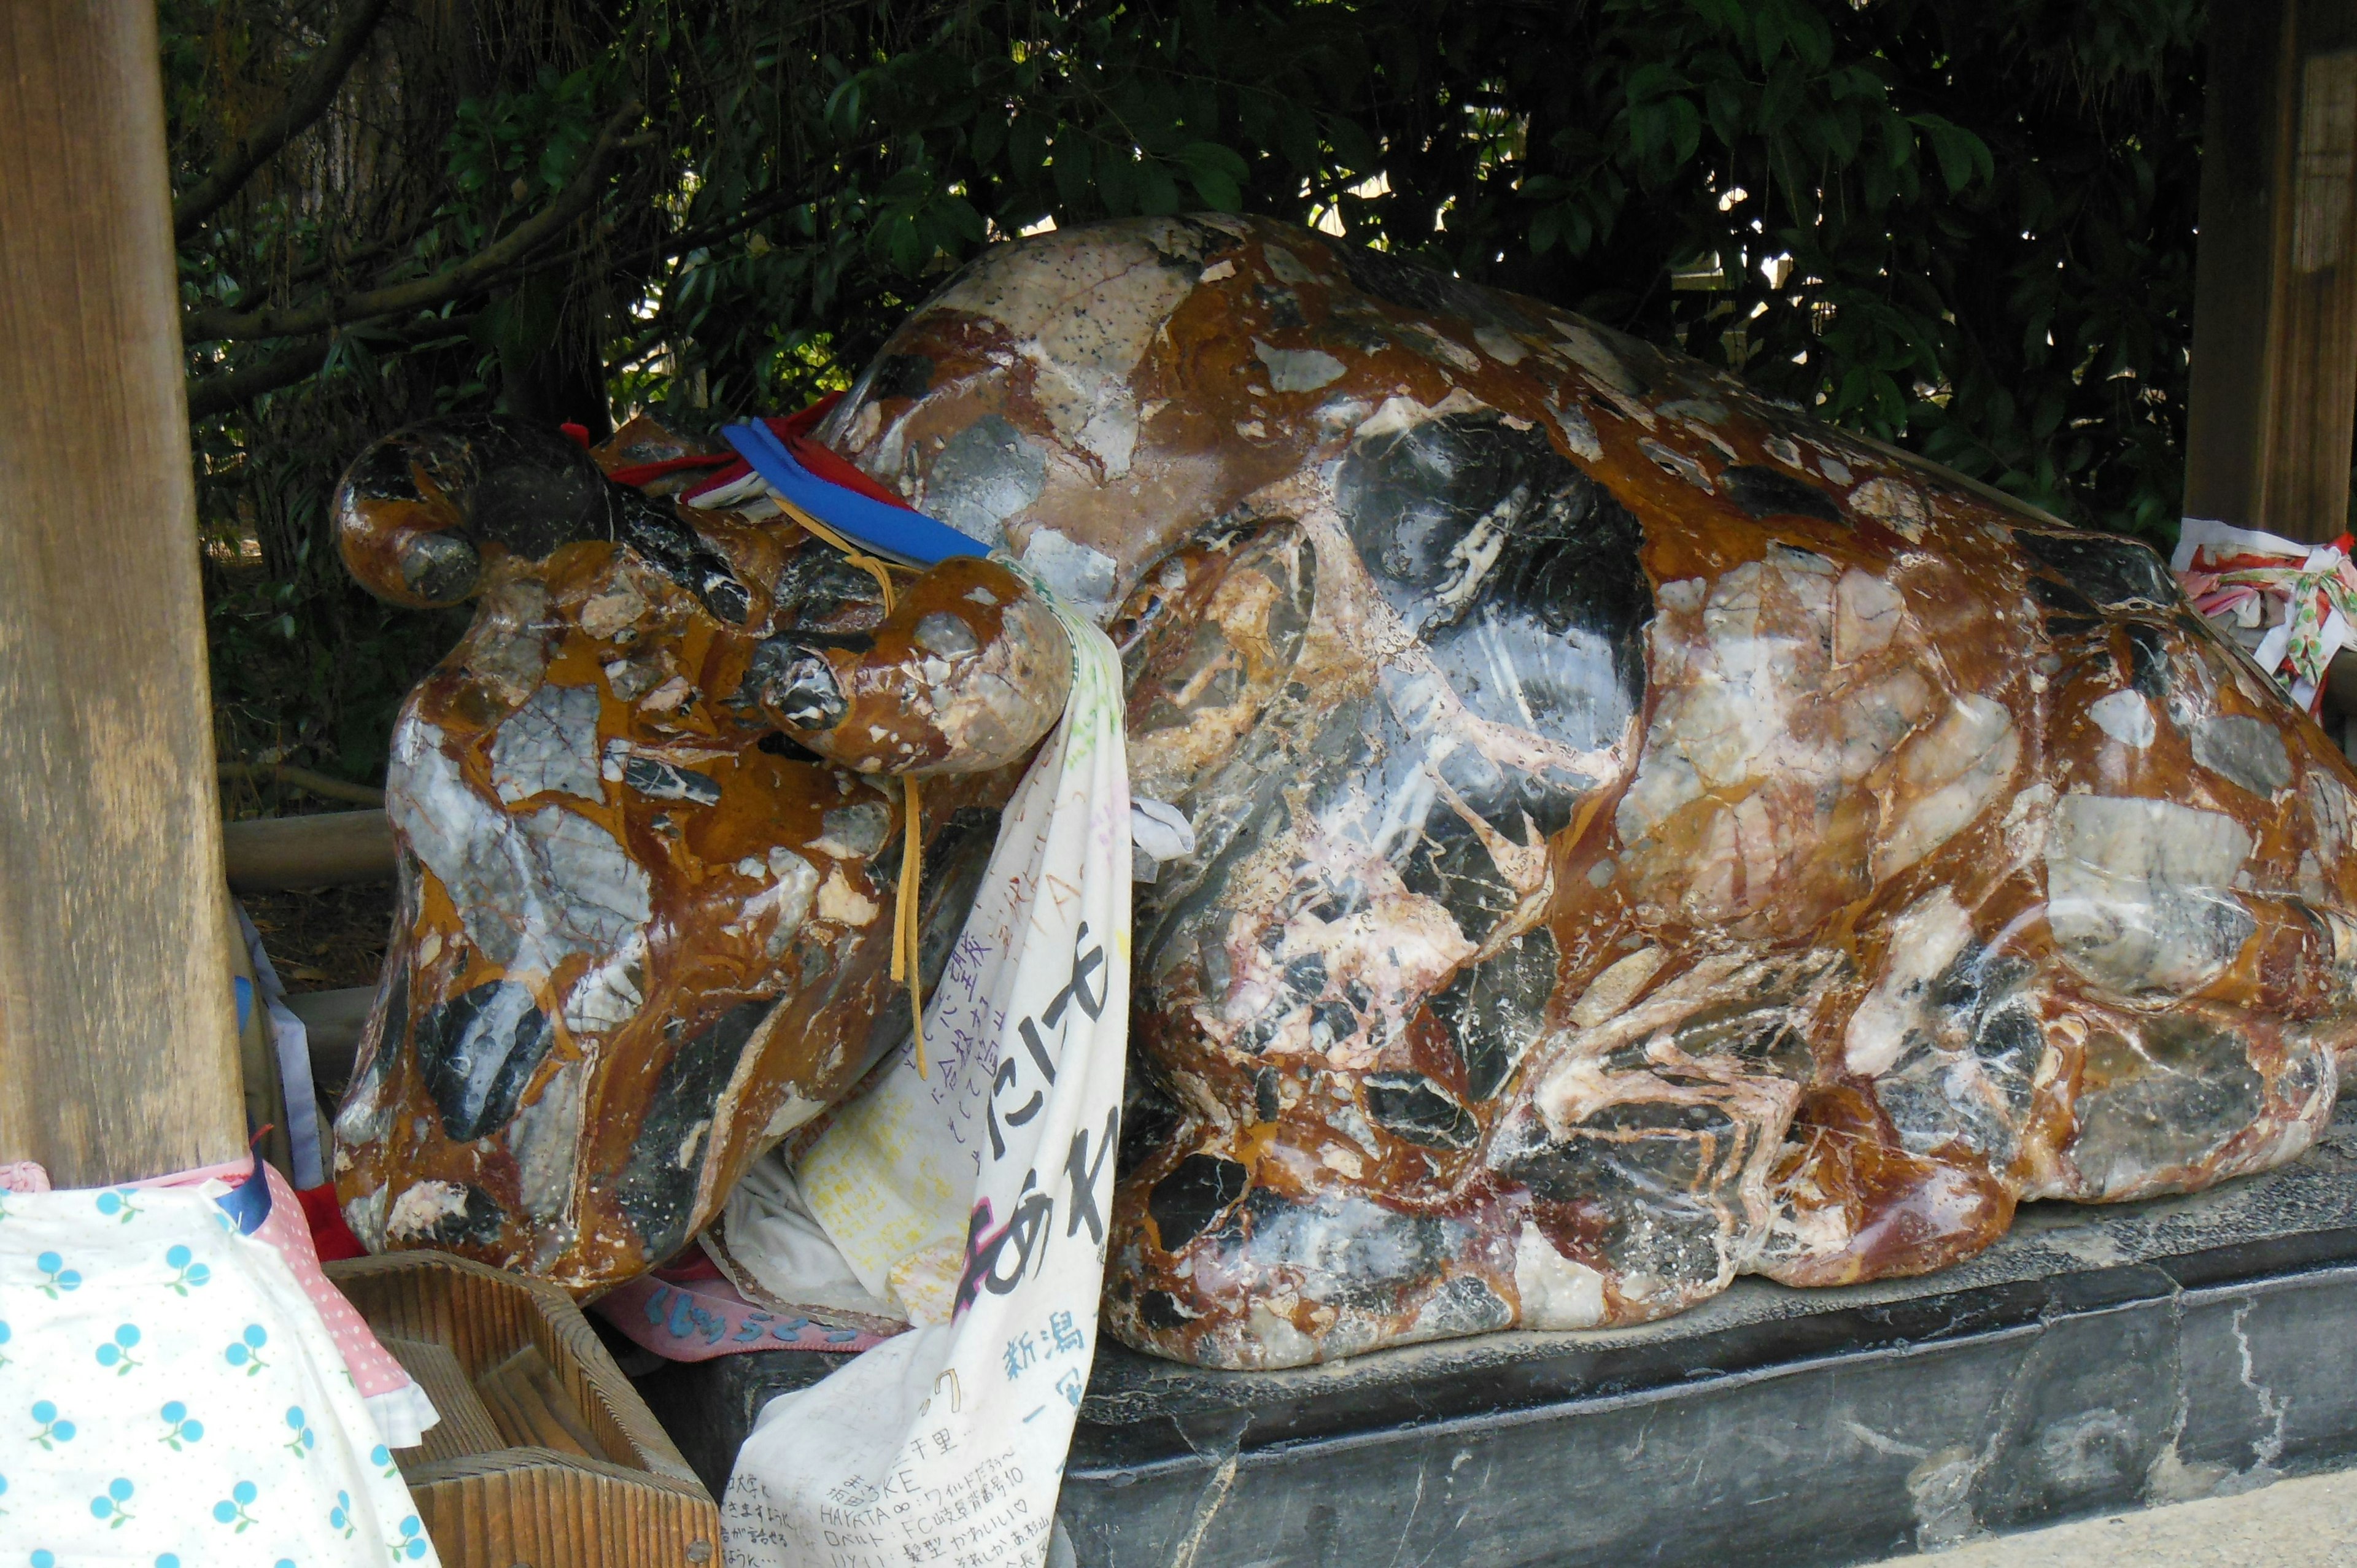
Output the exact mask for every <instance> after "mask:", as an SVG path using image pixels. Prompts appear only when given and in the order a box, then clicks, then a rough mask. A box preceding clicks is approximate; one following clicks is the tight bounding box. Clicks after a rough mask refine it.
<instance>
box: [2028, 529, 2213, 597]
mask: <svg viewBox="0 0 2357 1568" xmlns="http://www.w3.org/2000/svg"><path fill="white" fill-rule="evenodd" d="M2013 537H2014V542H2016V543H2018V544H2019V545H2020V546H2021V548H2022V549H2023V550H2024V551H2026V552H2027V553H2029V555H2030V557H2031V558H2032V559H2034V560H2036V561H2038V562H2039V563H2040V564H2042V565H2044V566H2046V567H2048V568H2050V570H2052V571H2055V572H2059V573H2061V575H2063V576H2065V577H2067V578H2069V579H2070V581H2071V585H2072V587H2074V588H2076V589H2078V590H2079V591H2080V592H2081V593H2082V594H2084V595H2085V596H2087V597H2088V598H2090V599H2092V600H2093V601H2094V602H2095V603H2097V604H2099V605H2102V606H2104V607H2106V608H2112V609H2116V608H2118V607H2121V606H2123V605H2128V604H2136V603H2142V604H2147V605H2152V606H2155V607H2167V606H2169V605H2173V604H2175V603H2176V602H2177V585H2176V584H2175V582H2173V581H2172V580H2171V579H2170V577H2169V568H2168V567H2167V566H2165V565H2163V564H2161V559H2160V557H2159V556H2158V555H2157V554H2155V553H2153V551H2152V549H2151V547H2150V546H2148V545H2144V544H2139V543H2137V542H2136V541H2134V540H2131V539H2122V538H2120V537H2119V536H2118V535H2116V534H2109V533H2041V532H2037V531H2036V530H2033V529H2027V528H2017V529H2015V530H2014V531H2013Z"/></svg>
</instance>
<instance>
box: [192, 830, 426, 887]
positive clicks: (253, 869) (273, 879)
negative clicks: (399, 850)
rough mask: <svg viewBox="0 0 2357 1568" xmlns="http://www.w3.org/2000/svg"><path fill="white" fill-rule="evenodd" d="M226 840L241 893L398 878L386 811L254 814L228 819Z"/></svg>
mask: <svg viewBox="0 0 2357 1568" xmlns="http://www.w3.org/2000/svg"><path fill="white" fill-rule="evenodd" d="M221 841H222V848H223V851H224V853H225V854H226V857H227V860H226V864H227V865H228V869H229V885H230V886H231V888H233V889H234V890H236V891H237V892H240V893H267V892H270V891H272V890H273V889H274V888H279V887H342V886H350V885H352V884H356V883H361V882H390V881H392V880H393V823H392V822H391V821H390V820H388V819H387V818H386V816H385V814H384V813H383V812H382V811H321V812H318V813H317V814H316V815H313V816H307V817H254V818H252V819H250V820H249V821H246V822H231V823H229V824H228V825H227V826H226V827H224V828H223V829H222V830H221Z"/></svg>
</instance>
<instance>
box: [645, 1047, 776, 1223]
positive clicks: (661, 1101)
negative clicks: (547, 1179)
mask: <svg viewBox="0 0 2357 1568" xmlns="http://www.w3.org/2000/svg"><path fill="white" fill-rule="evenodd" d="M773 1005H775V1004H773V1003H770V1002H766V1001H758V1002H740V1003H738V1004H737V1005H736V1006H734V1007H731V1008H730V1009H728V1011H727V1012H726V1013H723V1014H722V1015H720V1016H719V1017H718V1018H716V1019H715V1020H714V1021H713V1022H712V1023H710V1024H708V1025H706V1026H705V1027H704V1028H703V1029H702V1030H701V1031H699V1032H698V1033H696V1034H694V1035H691V1036H688V1037H687V1038H686V1039H685V1040H683V1041H682V1042H681V1043H680V1045H679V1047H678V1048H677V1049H675V1050H673V1052H672V1054H671V1059H670V1060H669V1061H667V1062H665V1063H663V1069H662V1074H661V1075H660V1076H658V1077H657V1078H656V1079H655V1091H654V1095H653V1097H652V1098H651V1099H650V1100H649V1101H647V1112H646V1114H645V1115H644V1116H643V1117H641V1118H640V1121H639V1132H638V1136H637V1137H636V1138H635V1139H633V1140H632V1141H631V1144H630V1164H629V1165H626V1166H624V1167H623V1170H622V1179H621V1181H620V1183H619V1185H618V1187H616V1189H615V1200H616V1201H617V1202H618V1203H619V1204H620V1206H621V1208H622V1212H623V1213H625V1214H627V1215H629V1216H630V1223H631V1224H633V1225H635V1226H637V1227H638V1228H639V1240H640V1244H641V1245H642V1246H643V1247H644V1248H645V1251H646V1256H647V1258H648V1260H649V1261H650V1262H660V1261H662V1259H665V1258H668V1257H670V1256H671V1255H672V1254H673V1252H676V1251H679V1250H680V1248H681V1247H683V1246H684V1245H686V1243H687V1222H688V1219H689V1210H690V1209H692V1208H694V1205H695V1188H696V1183H697V1179H698V1178H699V1177H700V1176H702V1174H703V1171H704V1162H705V1160H706V1159H707V1158H709V1157H710V1155H711V1153H712V1140H711V1138H710V1136H709V1130H708V1128H707V1131H706V1135H705V1137H703V1138H701V1139H699V1140H698V1141H697V1143H696V1145H695V1149H694V1155H692V1156H691V1157H690V1158H689V1159H688V1160H687V1161H686V1162H685V1163H684V1164H683V1163H682V1162H681V1159H680V1151H681V1150H682V1149H683V1147H685V1145H686V1144H687V1140H688V1135H689V1134H690V1133H693V1132H694V1130H695V1124H696V1123H697V1122H711V1120H712V1118H713V1112H715V1111H716V1109H718V1107H719V1104H720V1096H721V1093H722V1091H723V1090H726V1089H727V1087H728V1079H730V1078H731V1077H732V1076H733V1075H734V1074H735V1073H736V1071H737V1058H740V1057H742V1056H743V1055H744V1054H745V1044H746V1042H747V1041H748V1040H750V1039H751V1038H752V1037H753V1032H754V1031H755V1030H756V1029H758V1028H759V1027H760V1026H761V1020H762V1019H764V1018H767V1017H768V1016H769V1015H770V1008H771V1007H772V1006H773Z"/></svg>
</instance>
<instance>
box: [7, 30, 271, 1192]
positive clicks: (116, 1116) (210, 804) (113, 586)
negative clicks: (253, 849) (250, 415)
mask: <svg viewBox="0 0 2357 1568" xmlns="http://www.w3.org/2000/svg"><path fill="white" fill-rule="evenodd" d="M0 191H5V193H6V200H7V216H6V218H5V221H0V369H5V373H0V1158H5V1159H34V1160H38V1161H40V1162H41V1163H42V1164H43V1165H46V1166H48V1170H49V1175H50V1177H51V1179H52V1180H54V1181H55V1182H57V1183H58V1184H59V1186H94V1185H99V1184H102V1183H105V1182H111V1181H123V1180H128V1179H132V1178H135V1177H139V1176H158V1175H162V1174H164V1173H166V1172H169V1171H175V1170H185V1169H187V1168H188V1167H190V1166H192V1165H204V1164H210V1163H212V1162H215V1161H220V1160H224V1159H230V1158H233V1157H235V1156H236V1155H238V1154H239V1153H240V1152H241V1151H242V1149H243V1148H244V1146H245V1132H244V1116H243V1113H242V1109H241V1103H240V1091H239V1082H238V1056H237V1039H236V1034H235V1015H234V1007H235V1004H234V1001H233V997H232V993H231V987H230V951H231V948H230V934H229V930H228V928H227V925H226V921H225V916H226V911H225V908H224V906H223V900H222V898H221V807H220V802H219V796H218V792H217V789H216V787H215V784H214V780H213V745H212V718H211V703H210V696H209V692H208V683H207V678H206V670H205V634H204V617H203V612H202V608H201V606H200V603H199V593H198V585H197V538H196V499H195V491H194V488H193V485H192V482H191V478H190V472H189V458H188V423H187V411H186V408H185V404H184V400H183V393H182V382H183V376H184V373H185V367H184V366H183V365H182V364H181V362H180V334H179V308H178V285H177V281H176V278H175V275H174V263H173V255H172V193H171V189H170V184H169V179H168V177H167V173H166V166H165V154H164V103H163V84H162V81H161V80H160V78H159V75H158V72H157V70H156V11H155V7H154V6H152V5H140V4H122V3H119V0H10V3H9V4H6V5H0Z"/></svg>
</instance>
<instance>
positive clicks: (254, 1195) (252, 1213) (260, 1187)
mask: <svg viewBox="0 0 2357 1568" xmlns="http://www.w3.org/2000/svg"><path fill="white" fill-rule="evenodd" d="M213 1201H214V1202H215V1203H218V1204H220V1205H221V1212H222V1213H224V1214H226V1215H228V1216H229V1218H230V1222H231V1224H233V1225H235V1226H236V1227H237V1233H238V1234H239V1235H241V1236H251V1235H253V1233H254V1232H255V1231H256V1230H261V1229H262V1222H263V1221H264V1220H265V1219H269V1218H270V1178H269V1177H268V1176H264V1174H263V1170H262V1151H261V1150H260V1149H256V1150H254V1151H253V1175H251V1176H247V1177H246V1178H245V1180H244V1181H243V1182H242V1183H240V1184H239V1185H238V1186H236V1187H231V1188H230V1189H229V1190H228V1191H227V1192H225V1193H222V1194H221V1196H220V1197H217V1198H214V1199H213Z"/></svg>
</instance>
